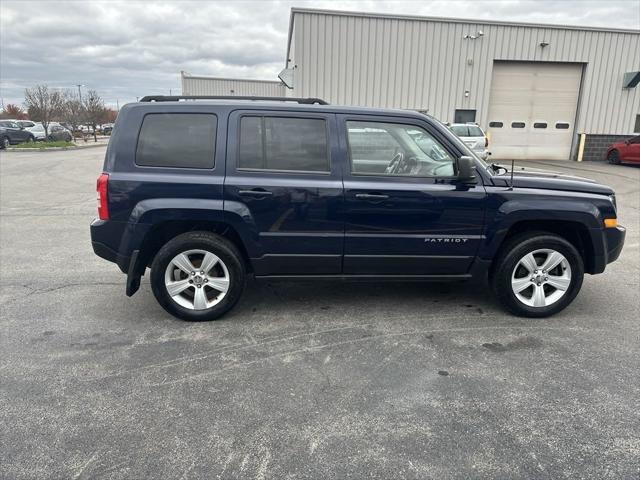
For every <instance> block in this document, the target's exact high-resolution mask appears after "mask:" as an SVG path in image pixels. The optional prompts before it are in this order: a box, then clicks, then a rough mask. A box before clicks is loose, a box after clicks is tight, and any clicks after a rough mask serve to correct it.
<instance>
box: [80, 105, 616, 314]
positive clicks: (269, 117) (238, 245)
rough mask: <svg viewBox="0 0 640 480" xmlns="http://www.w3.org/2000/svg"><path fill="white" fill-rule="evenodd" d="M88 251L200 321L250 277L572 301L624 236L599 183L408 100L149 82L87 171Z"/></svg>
mask: <svg viewBox="0 0 640 480" xmlns="http://www.w3.org/2000/svg"><path fill="white" fill-rule="evenodd" d="M97 191H98V216H99V218H97V219H95V220H94V221H93V222H92V223H91V239H92V244H93V249H94V251H95V253H96V254H97V255H99V256H100V257H103V258H105V259H107V260H109V261H111V262H115V263H116V264H117V265H118V267H119V268H120V270H122V272H123V273H125V274H126V275H127V281H126V294H127V295H129V296H131V295H133V294H134V293H135V292H136V291H137V290H138V288H139V286H140V278H141V276H142V275H144V274H145V272H146V270H147V268H149V269H150V281H151V288H152V290H153V294H154V296H155V297H156V299H157V301H158V302H159V303H160V305H162V307H163V308H164V309H165V310H167V311H168V312H169V313H171V314H172V315H175V316H176V317H179V318H182V319H185V320H212V319H216V318H218V317H220V316H221V315H223V314H224V313H225V312H227V311H228V310H229V309H231V308H232V307H233V305H234V304H235V303H236V302H237V301H238V299H239V298H240V295H241V293H242V290H243V288H244V285H245V278H246V277H247V275H253V276H255V277H256V278H305V279H311V278H313V279H335V280H338V279H366V280H369V281H376V282H382V281H389V280H432V281H450V280H467V279H472V278H475V279H478V280H482V281H485V280H487V281H488V285H490V288H491V290H492V291H493V293H494V294H495V297H496V298H497V299H498V300H499V302H500V303H501V304H502V305H503V306H504V307H505V308H507V309H508V310H509V311H511V312H513V313H514V314H516V315H522V316H527V317H544V316H548V315H552V314H554V313H556V312H559V311H560V310H562V309H564V308H565V307H566V306H567V305H569V304H570V303H571V302H572V300H573V299H574V298H575V296H576V295H577V294H578V292H579V291H580V287H581V285H582V281H583V276H584V274H585V273H589V274H597V273H602V272H604V270H605V267H606V265H607V264H608V263H610V262H613V261H614V260H616V259H617V258H618V256H619V255H620V252H621V250H622V246H623V243H624V237H625V229H624V228H623V227H621V226H619V225H618V224H617V220H616V218H617V217H616V198H615V195H614V192H613V191H612V190H611V188H609V187H607V186H604V185H600V184H597V183H595V182H593V181H590V180H587V179H583V178H576V177H569V176H563V175H559V174H554V173H548V172H535V171H532V172H528V171H526V170H524V171H522V172H520V171H519V172H517V173H514V172H509V171H508V170H507V169H506V168H504V167H501V166H498V165H495V164H492V165H489V164H487V163H485V162H484V161H482V160H481V159H480V158H478V157H477V156H476V155H474V153H473V152H471V151H470V150H469V149H468V148H467V147H466V146H465V144H464V143H463V142H462V141H460V139H459V138H458V137H457V136H456V135H454V134H453V133H452V132H451V131H450V130H449V129H448V128H447V127H446V126H444V125H443V124H441V123H440V122H438V121H437V120H435V119H434V118H432V117H429V116H425V115H423V114H420V113H418V112H413V111H406V110H382V109H373V108H354V107H340V106H330V105H327V104H326V103H325V102H323V101H322V100H319V99H294V98H280V99H267V98H260V97H232V98H228V97H145V98H143V99H142V100H141V101H140V102H138V103H132V104H128V105H125V106H124V107H123V108H122V109H121V110H120V113H119V115H118V119H117V122H116V125H115V127H114V130H113V133H112V136H111V139H110V141H109V146H108V148H107V152H106V158H105V162H104V168H103V173H102V174H101V175H100V176H99V178H98V181H97Z"/></svg>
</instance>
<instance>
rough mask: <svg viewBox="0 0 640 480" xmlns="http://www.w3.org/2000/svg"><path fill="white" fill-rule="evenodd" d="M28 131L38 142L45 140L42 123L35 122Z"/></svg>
mask: <svg viewBox="0 0 640 480" xmlns="http://www.w3.org/2000/svg"><path fill="white" fill-rule="evenodd" d="M28 129H29V131H30V132H31V133H32V134H33V136H34V137H35V139H36V140H39V141H40V140H46V139H47V135H46V133H45V131H44V127H43V126H42V123H40V122H36V123H34V124H33V126H32V127H29V128H28Z"/></svg>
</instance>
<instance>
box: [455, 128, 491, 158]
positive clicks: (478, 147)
mask: <svg viewBox="0 0 640 480" xmlns="http://www.w3.org/2000/svg"><path fill="white" fill-rule="evenodd" d="M449 128H450V129H451V131H453V133H455V134H456V135H457V136H459V137H460V138H461V139H462V141H463V142H464V143H465V145H466V146H467V147H469V148H470V149H471V150H472V151H473V153H475V154H476V155H478V156H479V157H480V158H481V159H482V160H486V159H487V158H488V157H489V155H490V153H489V150H487V148H488V147H489V138H488V137H487V135H486V134H485V133H484V131H483V130H482V129H481V128H480V127H479V126H478V125H476V124H475V123H452V124H451V125H450V126H449Z"/></svg>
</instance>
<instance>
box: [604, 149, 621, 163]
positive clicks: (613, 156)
mask: <svg viewBox="0 0 640 480" xmlns="http://www.w3.org/2000/svg"><path fill="white" fill-rule="evenodd" d="M607 162H609V163H610V164H611V165H620V153H619V152H618V151H617V150H612V151H610V152H609V154H608V155H607Z"/></svg>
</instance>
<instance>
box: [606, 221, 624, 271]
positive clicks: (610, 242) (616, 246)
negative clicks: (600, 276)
mask: <svg viewBox="0 0 640 480" xmlns="http://www.w3.org/2000/svg"><path fill="white" fill-rule="evenodd" d="M626 234H627V229H626V228H624V227H621V226H617V227H616V228H607V229H606V230H605V238H606V242H607V263H611V262H615V261H616V260H617V259H618V257H619V256H620V253H621V252H622V247H623V246H624V238H625V236H626Z"/></svg>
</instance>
